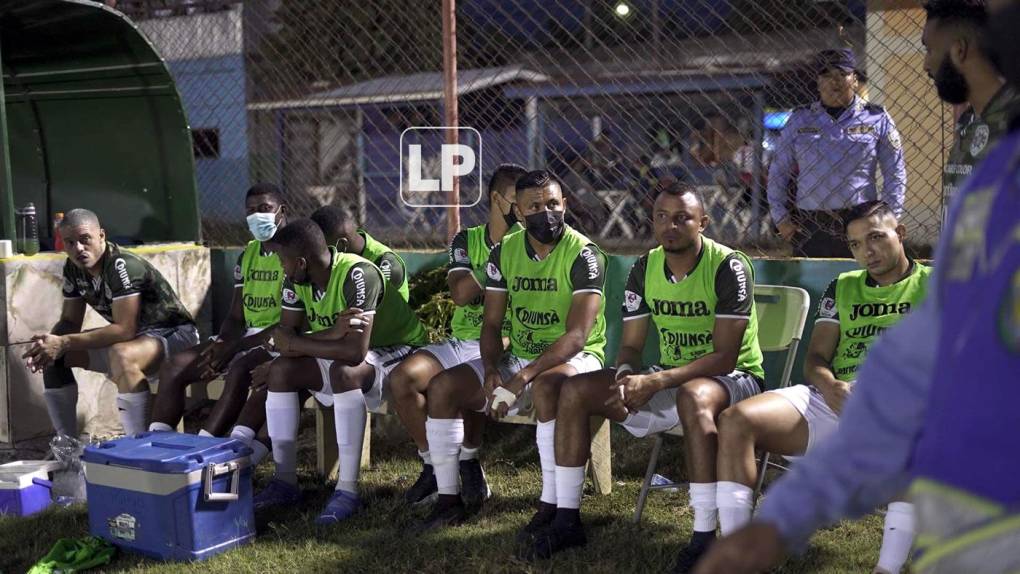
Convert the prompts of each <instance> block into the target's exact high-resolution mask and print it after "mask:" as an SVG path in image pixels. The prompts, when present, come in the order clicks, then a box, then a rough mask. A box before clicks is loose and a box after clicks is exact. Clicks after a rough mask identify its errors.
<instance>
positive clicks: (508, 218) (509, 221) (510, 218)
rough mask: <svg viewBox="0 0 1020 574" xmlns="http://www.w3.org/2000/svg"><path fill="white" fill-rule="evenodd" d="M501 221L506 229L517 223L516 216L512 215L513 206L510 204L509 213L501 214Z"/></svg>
mask: <svg viewBox="0 0 1020 574" xmlns="http://www.w3.org/2000/svg"><path fill="white" fill-rule="evenodd" d="M503 221H504V222H506V226H507V227H513V226H514V224H515V223H517V216H516V215H514V206H513V204H510V211H508V212H506V213H504V214H503Z"/></svg>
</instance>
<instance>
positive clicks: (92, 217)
mask: <svg viewBox="0 0 1020 574" xmlns="http://www.w3.org/2000/svg"><path fill="white" fill-rule="evenodd" d="M82 225H95V226H96V227H100V228H101V227H102V225H100V224H99V216H98V215H96V214H95V212H93V211H89V210H88V209H83V208H80V207H79V208H76V209H72V210H71V211H68V212H67V213H65V214H64V218H63V219H61V220H60V227H79V226H82Z"/></svg>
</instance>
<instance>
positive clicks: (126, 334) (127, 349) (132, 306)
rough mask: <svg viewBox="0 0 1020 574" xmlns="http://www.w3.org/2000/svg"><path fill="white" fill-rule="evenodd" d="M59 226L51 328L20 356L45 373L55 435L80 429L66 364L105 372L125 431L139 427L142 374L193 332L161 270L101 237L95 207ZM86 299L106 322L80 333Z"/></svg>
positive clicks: (143, 405) (145, 391) (143, 412)
mask: <svg viewBox="0 0 1020 574" xmlns="http://www.w3.org/2000/svg"><path fill="white" fill-rule="evenodd" d="M58 231H59V233H60V235H61V237H62V238H63V240H64V252H65V253H66V254H67V262H66V263H65V264H64V305H63V309H62V311H61V314H60V320H59V321H58V322H57V324H56V325H55V326H54V327H53V329H52V330H51V331H50V332H49V333H46V334H40V335H35V336H34V337H32V345H31V347H30V348H29V350H28V351H27V352H25V354H24V355H23V356H22V357H23V358H24V359H25V360H26V362H27V364H28V366H29V368H30V369H31V370H32V371H35V372H37V371H40V370H41V371H42V372H43V383H44V384H45V387H46V390H45V392H44V396H45V398H46V408H47V410H48V411H49V414H50V420H51V421H52V422H53V426H54V428H55V429H56V431H57V433H58V434H66V435H70V436H77V434H78V420H77V415H76V408H77V403H78V385H77V382H76V381H75V378H74V374H73V373H72V372H71V368H72V367H78V368H82V369H88V370H90V371H96V372H99V373H103V374H105V375H106V376H108V377H109V378H110V379H111V380H112V381H113V382H114V384H116V385H117V391H118V393H119V394H118V395H117V409H118V410H119V411H120V418H121V423H122V424H123V425H124V432H125V433H127V434H129V435H131V434H135V433H139V432H143V431H144V430H145V425H146V424H147V421H146V418H147V416H148V412H147V411H148V405H149V381H148V378H147V377H148V376H151V375H153V374H155V373H156V372H158V370H159V367H160V365H161V364H162V362H163V361H164V360H165V359H166V358H167V357H168V356H170V355H172V354H173V353H176V352H177V351H180V350H182V349H186V348H188V347H191V346H192V345H195V344H197V343H198V330H197V329H196V328H195V323H194V321H193V320H192V319H191V315H190V314H189V313H188V311H187V310H186V309H185V308H184V305H182V304H181V301H180V300H179V299H178V298H177V295H176V294H175V293H174V291H173V288H171V287H170V284H169V283H167V282H166V279H164V278H163V276H162V275H160V273H159V271H157V270H156V269H155V268H154V267H153V266H152V265H150V264H149V263H148V262H147V261H145V260H144V259H142V258H140V257H138V256H137V255H134V254H132V253H129V252H127V251H122V250H121V248H120V247H118V246H117V245H116V244H114V243H112V242H109V241H107V240H106V232H105V231H104V230H103V228H102V227H101V226H100V225H99V218H98V217H96V214H95V213H92V212H91V211H88V210H87V209H72V210H71V211H69V212H68V213H67V215H66V216H64V219H63V221H62V222H61V223H60V228H59V230H58ZM86 304H87V305H88V306H90V307H92V309H94V310H95V311H96V313H98V314H99V315H100V316H101V317H102V318H104V319H106V320H107V321H109V323H110V324H109V325H106V326H105V327H101V328H99V329H91V330H87V331H82V323H83V322H84V319H85V305H86Z"/></svg>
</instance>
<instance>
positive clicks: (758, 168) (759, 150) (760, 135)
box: [751, 91, 766, 235]
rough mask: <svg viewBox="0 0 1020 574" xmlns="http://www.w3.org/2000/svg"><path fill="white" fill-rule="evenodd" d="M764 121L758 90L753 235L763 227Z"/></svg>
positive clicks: (753, 176)
mask: <svg viewBox="0 0 1020 574" xmlns="http://www.w3.org/2000/svg"><path fill="white" fill-rule="evenodd" d="M764 121H765V97H764V96H763V95H762V93H761V92H760V91H759V92H755V93H754V136H753V137H754V140H753V146H754V153H753V154H752V155H751V158H752V159H751V161H752V164H751V166H752V167H751V221H752V222H753V223H752V226H753V229H754V234H755V235H760V232H761V230H762V228H763V225H762V221H763V220H764V219H765V217H766V214H764V213H761V210H760V209H759V206H760V205H761V196H762V194H763V193H764V190H763V189H762V188H761V172H762V169H763V168H764V166H763V165H762V161H761V159H762V157H761V156H762V154H763V153H764V152H765V147H764V146H763V145H762V144H763V143H764V142H765V128H764V126H763V125H762V123H763V122H764Z"/></svg>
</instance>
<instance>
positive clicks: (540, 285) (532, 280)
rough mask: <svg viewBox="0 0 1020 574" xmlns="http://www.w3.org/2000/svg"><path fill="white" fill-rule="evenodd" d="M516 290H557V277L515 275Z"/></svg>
mask: <svg viewBox="0 0 1020 574" xmlns="http://www.w3.org/2000/svg"><path fill="white" fill-rule="evenodd" d="M511 289H512V290H514V291H556V289H557V286H556V278H555V277H549V278H546V277H514V284H513V286H512V287H511Z"/></svg>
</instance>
